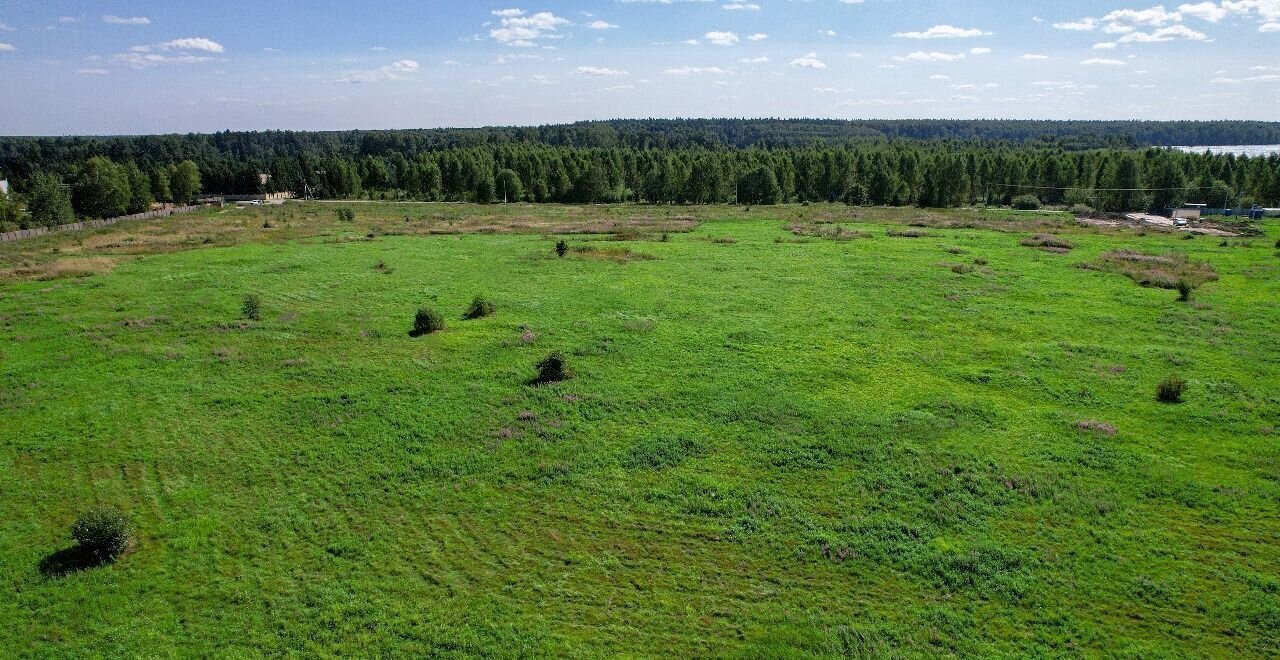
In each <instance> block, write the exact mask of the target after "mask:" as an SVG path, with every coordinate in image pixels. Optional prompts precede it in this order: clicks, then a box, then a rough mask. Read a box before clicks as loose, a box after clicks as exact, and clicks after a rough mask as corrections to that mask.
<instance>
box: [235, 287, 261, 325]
mask: <svg viewBox="0 0 1280 660" xmlns="http://www.w3.org/2000/svg"><path fill="white" fill-rule="evenodd" d="M240 314H241V316H243V317H244V318H246V319H249V320H250V321H258V320H260V319H262V299H261V298H259V297H258V294H256V293H251V294H249V295H247V296H245V297H244V304H243V305H242V306H241V307H240Z"/></svg>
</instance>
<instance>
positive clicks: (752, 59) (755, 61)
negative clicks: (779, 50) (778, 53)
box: [738, 56, 769, 64]
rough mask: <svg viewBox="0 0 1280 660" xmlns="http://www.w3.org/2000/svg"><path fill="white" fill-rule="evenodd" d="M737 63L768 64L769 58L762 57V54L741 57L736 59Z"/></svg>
mask: <svg viewBox="0 0 1280 660" xmlns="http://www.w3.org/2000/svg"><path fill="white" fill-rule="evenodd" d="M738 63H739V64H768V63H769V58H767V57H764V56H760V57H744V58H742V59H740V60H738Z"/></svg>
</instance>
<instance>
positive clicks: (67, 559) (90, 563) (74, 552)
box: [39, 545, 111, 579]
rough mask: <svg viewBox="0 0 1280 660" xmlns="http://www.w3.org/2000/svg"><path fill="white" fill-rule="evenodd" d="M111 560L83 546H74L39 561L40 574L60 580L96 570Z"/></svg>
mask: <svg viewBox="0 0 1280 660" xmlns="http://www.w3.org/2000/svg"><path fill="white" fill-rule="evenodd" d="M110 561H111V560H110V559H109V558H107V557H103V556H101V555H98V554H96V553H94V552H91V551H90V550H88V549H87V548H85V547H84V546H79V545H74V546H71V547H70V548H63V549H61V550H59V551H57V552H54V553H51V554H49V555H47V556H45V558H44V559H41V560H40V564H39V569H40V573H41V574H42V575H44V576H45V577H47V578H54V579H56V578H60V577H63V576H65V575H70V574H71V573H78V572H80V571H83V570H87V569H90V568H97V567H99V566H102V565H103V564H107V563H109V562H110Z"/></svg>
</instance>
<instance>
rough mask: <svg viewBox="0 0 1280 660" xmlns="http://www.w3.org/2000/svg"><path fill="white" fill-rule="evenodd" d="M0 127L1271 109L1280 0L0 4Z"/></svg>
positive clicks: (1277, 116) (46, 0) (209, 127)
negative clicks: (1174, 0) (1154, 1)
mask: <svg viewBox="0 0 1280 660" xmlns="http://www.w3.org/2000/svg"><path fill="white" fill-rule="evenodd" d="M0 81H3V82H2V83H0V134H7V135H32V134H38V135H53V134H118V133H161V132H187V131H213V130H222V129H270V128H292V129H347V128H414V127H436V126H480V125H492V124H520V125H524V124H541V123H553V122H565V121H574V120H580V119H606V118H614V117H650V116H653V117H676V116H683V117H695V116H696V117H709V116H716V117H724V116H734V117H741V116H749V117H796V116H806V117H835V118H911V117H946V118H986V117H1000V118H1048V119H1101V118H1107V119H1114V118H1121V119H1127V118H1139V119H1264V120H1280V110H1278V108H1280V0H1223V1H1220V2H1209V1H1205V2H1193V3H1179V4H1168V5H1154V6H1153V5H1148V4H1146V3H1143V2H1138V3H1131V4H1124V3H1123V2H1120V1H1107V2H1100V1H1094V0H1088V1H1080V2H1069V1H1064V2H1013V1H1008V0H1006V1H1001V2H971V1H964V0H952V1H949V2H936V1H934V2H926V1H923V0H863V1H860V2H859V1H851V0H597V1H594V2H587V1H581V0H580V1H568V0H540V1H536V2H523V1H519V2H517V1H515V0H510V1H502V2H487V1H467V2H464V1H448V0H402V1H399V2H393V1H390V0H365V1H362V2H323V1H316V0H312V1H308V2H302V1H300V0H276V1H270V2H261V1H259V2H240V1H236V0H233V1H218V2H203V3H197V2H187V1H183V2H174V1H171V0H168V1H163V2H161V1H158V0H142V1H134V2H87V1H82V0H81V1H71V0H40V1H35V0H5V2H3V3H0Z"/></svg>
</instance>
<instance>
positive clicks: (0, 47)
mask: <svg viewBox="0 0 1280 660" xmlns="http://www.w3.org/2000/svg"><path fill="white" fill-rule="evenodd" d="M16 50H18V49H17V47H15V46H14V45H13V44H6V43H0V53H12V52H14V51H16Z"/></svg>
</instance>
